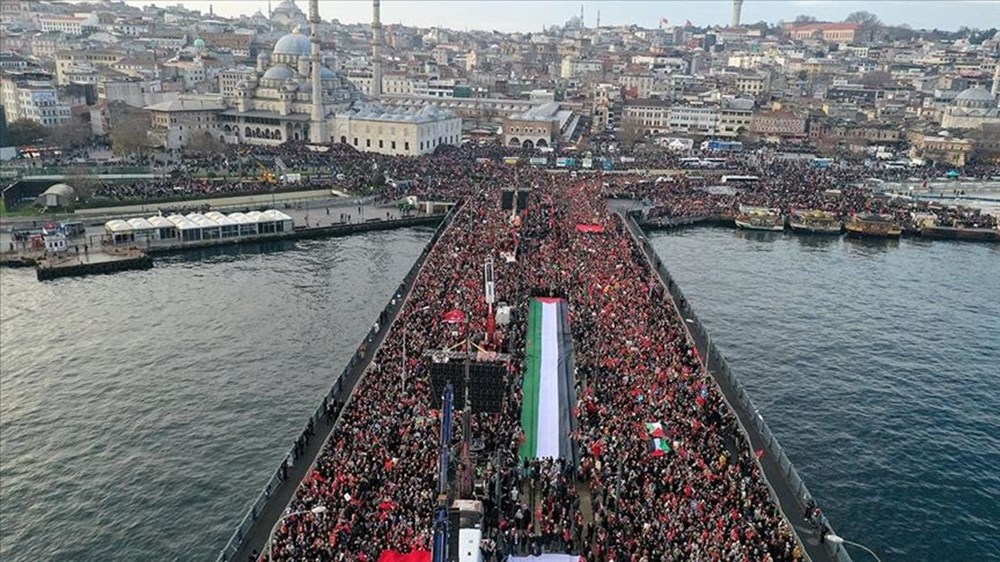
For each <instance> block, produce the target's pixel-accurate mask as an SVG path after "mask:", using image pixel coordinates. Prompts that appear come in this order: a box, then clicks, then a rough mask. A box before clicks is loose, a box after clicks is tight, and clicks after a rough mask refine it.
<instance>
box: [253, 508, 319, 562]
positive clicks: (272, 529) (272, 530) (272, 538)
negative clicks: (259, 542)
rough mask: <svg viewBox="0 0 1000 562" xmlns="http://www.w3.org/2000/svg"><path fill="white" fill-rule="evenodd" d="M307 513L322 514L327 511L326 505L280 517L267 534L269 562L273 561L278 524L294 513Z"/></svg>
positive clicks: (295, 512) (293, 513) (295, 513)
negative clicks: (272, 554) (273, 544)
mask: <svg viewBox="0 0 1000 562" xmlns="http://www.w3.org/2000/svg"><path fill="white" fill-rule="evenodd" d="M307 513H312V514H313V515H322V514H324V513H326V506H323V505H317V506H316V507H314V508H312V509H309V510H306V511H293V512H292V513H288V514H286V515H282V516H281V517H279V518H278V520H277V521H275V522H274V527H271V534H270V535H268V536H267V562H272V558H271V542H272V541H273V540H274V533H275V532H276V531H277V530H278V525H280V524H281V522H282V521H284V520H285V519H288V518H289V517H291V516H293V515H305V514H307Z"/></svg>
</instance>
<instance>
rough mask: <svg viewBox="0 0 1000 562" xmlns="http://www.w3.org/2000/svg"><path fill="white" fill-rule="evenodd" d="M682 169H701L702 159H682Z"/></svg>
mask: <svg viewBox="0 0 1000 562" xmlns="http://www.w3.org/2000/svg"><path fill="white" fill-rule="evenodd" d="M681 167H682V168H700V167H701V158H681Z"/></svg>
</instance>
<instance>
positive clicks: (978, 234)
mask: <svg viewBox="0 0 1000 562" xmlns="http://www.w3.org/2000/svg"><path fill="white" fill-rule="evenodd" d="M920 236H923V237H926V238H937V239H941V240H973V241H977V242H1000V230H998V229H996V228H976V227H972V226H939V225H927V226H924V227H923V228H921V229H920Z"/></svg>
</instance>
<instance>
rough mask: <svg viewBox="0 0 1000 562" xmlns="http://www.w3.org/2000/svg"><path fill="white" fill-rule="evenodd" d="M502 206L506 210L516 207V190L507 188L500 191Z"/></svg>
mask: <svg viewBox="0 0 1000 562" xmlns="http://www.w3.org/2000/svg"><path fill="white" fill-rule="evenodd" d="M500 208H501V209H503V210H504V211H510V210H511V209H513V208H514V190H512V189H505V190H503V191H501V192H500Z"/></svg>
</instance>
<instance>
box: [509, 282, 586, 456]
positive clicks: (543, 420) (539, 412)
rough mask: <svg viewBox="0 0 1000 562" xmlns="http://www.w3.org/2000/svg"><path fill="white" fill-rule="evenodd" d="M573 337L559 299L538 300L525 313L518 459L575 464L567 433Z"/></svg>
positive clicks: (571, 403)
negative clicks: (560, 460) (524, 362)
mask: <svg viewBox="0 0 1000 562" xmlns="http://www.w3.org/2000/svg"><path fill="white" fill-rule="evenodd" d="M573 383H574V379H573V336H572V334H571V333H570V327H569V309H568V307H567V304H566V301H565V300H563V299H549V298H539V299H533V300H532V301H531V306H530V309H529V310H528V337H527V341H526V365H525V373H524V387H523V396H524V403H523V405H522V410H521V428H522V429H523V430H524V443H523V444H522V445H521V458H522V459H524V458H546V457H552V458H559V457H562V458H565V459H567V460H569V461H570V462H573V463H574V464H575V463H576V451H575V447H574V445H573V443H572V442H571V441H570V438H569V436H570V433H572V432H573V430H574V429H575V428H576V419H575V418H574V417H573V407H574V405H575V404H576V396H575V395H576V393H575V391H574V389H573Z"/></svg>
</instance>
